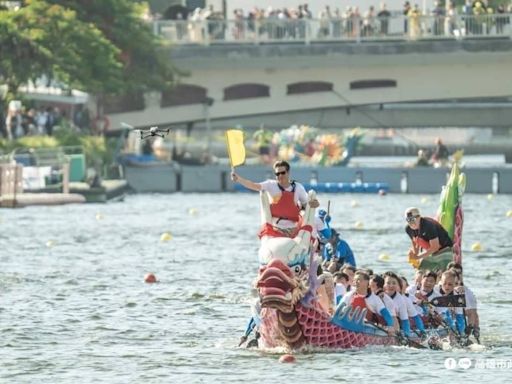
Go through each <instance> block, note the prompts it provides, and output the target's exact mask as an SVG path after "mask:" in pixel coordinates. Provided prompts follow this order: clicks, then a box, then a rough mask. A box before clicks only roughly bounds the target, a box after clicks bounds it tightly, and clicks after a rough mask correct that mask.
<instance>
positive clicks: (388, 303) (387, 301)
mask: <svg viewBox="0 0 512 384" xmlns="http://www.w3.org/2000/svg"><path fill="white" fill-rule="evenodd" d="M377 297H379V298H380V299H381V300H382V302H383V303H384V306H385V307H386V309H387V310H388V311H389V313H390V314H391V317H395V316H397V314H396V305H395V303H394V302H393V299H392V298H391V297H389V295H388V294H387V293H386V292H382V297H381V296H380V295H377Z"/></svg>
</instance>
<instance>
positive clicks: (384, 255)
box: [379, 253, 391, 261]
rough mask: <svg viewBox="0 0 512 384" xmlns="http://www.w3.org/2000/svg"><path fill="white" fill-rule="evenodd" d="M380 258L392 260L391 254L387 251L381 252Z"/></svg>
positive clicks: (381, 259)
mask: <svg viewBox="0 0 512 384" xmlns="http://www.w3.org/2000/svg"><path fill="white" fill-rule="evenodd" d="M379 260H380V261H389V260H391V257H389V255H388V254H387V253H381V254H380V255H379Z"/></svg>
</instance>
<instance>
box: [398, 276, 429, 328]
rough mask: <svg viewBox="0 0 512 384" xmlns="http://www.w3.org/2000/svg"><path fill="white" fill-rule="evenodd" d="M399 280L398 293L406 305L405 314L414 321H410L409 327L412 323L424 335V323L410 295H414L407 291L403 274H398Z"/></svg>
mask: <svg viewBox="0 0 512 384" xmlns="http://www.w3.org/2000/svg"><path fill="white" fill-rule="evenodd" d="M399 282H402V290H401V292H400V293H401V294H402V297H403V298H404V301H405V305H406V307H407V315H408V316H409V321H410V322H411V320H412V321H413V322H414V323H412V322H411V327H412V325H413V324H414V325H415V327H416V329H417V330H418V332H419V334H420V335H422V336H424V335H425V325H424V324H423V320H421V317H420V315H419V313H418V311H417V310H416V307H415V306H414V301H413V299H412V297H414V296H411V295H410V294H409V291H408V288H409V283H408V282H407V279H406V278H405V276H400V280H399Z"/></svg>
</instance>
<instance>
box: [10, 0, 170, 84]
mask: <svg viewBox="0 0 512 384" xmlns="http://www.w3.org/2000/svg"><path fill="white" fill-rule="evenodd" d="M142 11H143V8H142V6H141V5H140V4H137V3H134V2H133V1H130V0H102V1H78V0H48V1H43V0H25V1H23V2H22V6H21V8H20V9H17V10H13V9H10V10H0V83H1V82H3V83H5V84H7V85H8V87H9V93H10V94H15V93H16V91H17V89H18V87H19V86H20V85H21V84H23V83H26V82H28V81H29V80H31V79H37V78H41V77H43V76H44V77H46V78H48V80H49V81H50V80H57V81H58V82H59V83H61V84H65V85H66V86H68V87H70V88H76V89H80V90H82V91H85V92H89V93H94V94H105V93H106V94H109V93H123V92H130V91H146V90H150V89H156V90H161V89H168V87H169V86H170V85H171V84H172V81H173V75H174V73H175V70H174V68H173V67H172V66H171V65H170V63H169V60H168V58H166V57H165V56H164V54H163V52H161V51H160V49H159V47H160V45H159V41H158V39H157V38H156V37H155V36H154V35H153V34H152V32H151V29H150V26H149V25H148V24H147V23H145V22H144V21H143V20H142V18H141V14H142Z"/></svg>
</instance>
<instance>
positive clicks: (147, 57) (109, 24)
mask: <svg viewBox="0 0 512 384" xmlns="http://www.w3.org/2000/svg"><path fill="white" fill-rule="evenodd" d="M48 2H49V3H52V4H59V5H61V6H65V7H68V8H70V9H73V10H74V11H75V12H76V13H77V18H78V19H79V20H80V21H82V22H85V23H92V24H94V25H95V26H96V27H97V28H99V29H100V30H101V31H102V32H103V34H104V36H105V37H106V38H107V39H108V40H109V41H110V42H112V44H114V45H115V46H116V47H117V48H118V49H119V50H120V53H119V56H118V59H119V60H120V61H121V62H122V63H123V69H124V71H123V86H122V88H120V89H118V90H117V91H118V92H117V93H121V92H131V91H148V90H167V89H169V87H170V86H171V85H172V83H173V79H174V75H175V74H176V73H177V70H176V69H175V68H174V67H173V66H172V65H171V63H170V61H169V57H168V55H166V54H165V52H164V50H162V49H161V48H162V47H163V41H162V40H161V39H159V38H158V37H156V36H155V35H154V34H153V32H152V29H151V25H150V24H148V23H147V22H146V21H144V20H143V18H142V15H143V13H144V11H145V5H144V4H139V3H137V2H134V1H133V0H102V1H81V0H48Z"/></svg>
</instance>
